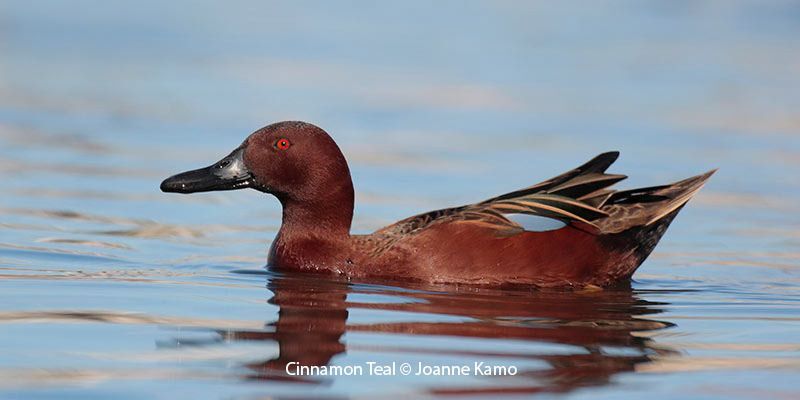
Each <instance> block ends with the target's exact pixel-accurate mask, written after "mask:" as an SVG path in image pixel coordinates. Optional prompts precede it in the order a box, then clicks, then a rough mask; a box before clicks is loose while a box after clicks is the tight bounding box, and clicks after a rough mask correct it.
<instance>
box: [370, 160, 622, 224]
mask: <svg viewBox="0 0 800 400" xmlns="http://www.w3.org/2000/svg"><path fill="white" fill-rule="evenodd" d="M618 156H619V152H616V151H613V152H608V153H603V154H600V155H598V156H597V157H595V158H593V159H591V160H589V161H588V162H587V163H585V164H583V165H581V166H579V167H577V168H575V169H572V170H570V171H567V172H565V173H563V174H561V175H558V176H556V177H554V178H551V179H548V180H546V181H544V182H542V183H539V184H536V185H533V186H530V187H528V188H525V189H521V190H517V191H514V192H510V193H506V194H504V195H501V196H497V197H493V198H491V199H488V200H485V201H482V202H480V203H476V204H471V205H467V206H463V207H456V208H447V209H442V210H436V211H431V212H428V213H424V214H420V215H417V216H414V217H411V218H407V219H404V220H402V221H399V222H397V223H396V224H394V225H391V226H388V227H386V228H383V229H381V230H379V231H377V232H376V234H383V235H392V236H393V235H400V234H409V233H412V232H415V231H417V230H419V229H422V228H425V227H427V226H430V225H431V224H434V223H440V222H445V221H449V222H454V221H459V222H466V223H473V224H480V225H482V226H486V227H490V228H493V229H495V230H496V231H497V232H498V233H499V234H503V235H508V234H516V233H520V232H523V231H524V229H523V228H522V227H521V226H519V225H518V224H516V223H515V222H513V221H511V220H509V219H507V218H506V217H504V216H503V214H515V213H516V214H530V215H536V216H541V217H547V218H553V219H558V220H561V221H564V222H565V223H568V224H573V225H574V226H576V227H579V228H581V229H585V230H589V231H592V232H596V231H597V227H596V225H595V223H594V222H593V221H596V220H598V219H602V218H605V217H607V216H608V214H607V213H606V212H605V211H603V210H601V209H600V207H601V206H602V205H603V203H604V202H605V200H606V199H608V197H609V196H611V194H612V193H613V191H609V190H607V189H606V188H607V187H609V186H611V185H613V184H615V183H617V182H619V181H621V180H623V179H625V178H626V177H625V176H624V175H613V174H606V173H605V171H606V169H608V167H609V166H611V164H612V163H613V162H614V161H615V160H616V159H617V157H618ZM584 197H585V198H586V200H584Z"/></svg>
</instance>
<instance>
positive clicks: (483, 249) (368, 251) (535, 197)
mask: <svg viewBox="0 0 800 400" xmlns="http://www.w3.org/2000/svg"><path fill="white" fill-rule="evenodd" d="M618 155H619V153H618V152H608V153H603V154H600V155H598V156H597V157H595V158H593V159H591V160H589V161H588V162H586V163H585V164H583V165H581V166H579V167H577V168H575V169H573V170H570V171H567V172H565V173H563V174H561V175H558V176H556V177H554V178H551V179H548V180H546V181H544V182H541V183H538V184H536V185H533V186H530V187H527V188H524V189H520V190H516V191H513V192H510V193H506V194H503V195H500V196H497V197H493V198H490V199H488V200H484V201H481V202H478V203H474V204H468V205H464V206H460V207H451V208H444V209H441V210H435V211H430V212H426V213H423V214H419V215H416V216H413V217H410V218H406V219H404V220H401V221H399V222H396V223H394V224H392V225H389V226H387V227H384V228H381V229H379V230H377V231H375V232H373V233H371V234H366V235H354V234H351V233H350V225H351V222H352V219H353V202H354V192H353V183H352V180H351V178H350V170H349V168H348V166H347V162H346V160H345V158H344V155H343V154H342V152H341V151H340V150H339V147H338V146H337V145H336V143H335V142H334V141H333V139H332V138H331V137H330V136H329V135H328V134H327V133H326V132H325V131H324V130H322V129H321V128H319V127H317V126H314V125H312V124H309V123H305V122H295V121H288V122H279V123H275V124H272V125H269V126H267V127H264V128H261V129H259V130H257V131H256V132H254V133H253V134H251V135H250V136H249V137H248V138H247V139H245V141H244V143H242V145H241V146H239V147H238V148H236V149H235V150H234V151H233V152H231V153H230V154H229V155H228V156H227V157H225V158H223V159H222V160H220V161H219V162H217V163H215V164H213V165H211V166H208V167H206V168H201V169H197V170H193V171H188V172H184V173H180V174H177V175H175V176H172V177H170V178H167V179H166V180H164V181H163V182H162V183H161V190H162V191H164V192H176V193H195V192H207V191H215V190H233V189H244V188H253V189H256V190H259V191H261V192H264V193H269V194H272V195H274V196H275V197H276V198H277V199H278V200H279V201H280V203H281V205H282V206H283V222H282V224H281V228H280V231H279V232H278V235H277V237H276V238H275V240H274V241H273V242H272V247H271V248H270V250H269V257H268V265H269V266H270V267H271V268H275V269H278V270H293V271H307V272H321V273H330V274H338V275H345V276H347V277H350V278H356V279H361V278H389V279H400V280H417V281H424V282H447V283H460V284H476V285H491V286H504V285H531V286H537V287H586V286H599V287H606V286H611V285H615V284H617V283H622V282H628V281H629V279H630V278H631V276H632V275H633V273H634V271H636V269H637V268H638V267H639V265H641V264H642V262H643V261H644V260H645V258H647V256H648V255H649V254H650V252H651V251H652V250H653V248H654V247H655V246H656V243H658V241H659V239H660V238H661V236H662V235H663V234H664V232H665V231H666V230H667V227H668V226H669V224H670V223H671V222H672V220H673V219H674V218H675V216H676V215H677V214H678V212H679V211H680V210H681V208H682V207H683V206H684V205H685V204H686V202H687V201H689V199H690V198H692V196H693V195H694V194H695V193H697V191H698V190H700V188H701V187H702V186H703V185H704V184H705V182H706V181H707V180H708V178H709V177H710V176H711V175H712V174H713V173H714V171H709V172H707V173H705V174H702V175H698V176H695V177H692V178H688V179H684V180H682V181H678V182H675V183H671V184H666V185H659V186H651V187H646V188H640V189H633V190H622V191H617V190H614V189H611V188H610V187H611V186H612V185H614V184H615V183H617V182H619V181H621V180H623V179H625V178H626V176H625V175H618V174H608V173H606V169H608V168H609V166H611V164H612V163H613V162H614V161H615V160H616V159H617V156H618Z"/></svg>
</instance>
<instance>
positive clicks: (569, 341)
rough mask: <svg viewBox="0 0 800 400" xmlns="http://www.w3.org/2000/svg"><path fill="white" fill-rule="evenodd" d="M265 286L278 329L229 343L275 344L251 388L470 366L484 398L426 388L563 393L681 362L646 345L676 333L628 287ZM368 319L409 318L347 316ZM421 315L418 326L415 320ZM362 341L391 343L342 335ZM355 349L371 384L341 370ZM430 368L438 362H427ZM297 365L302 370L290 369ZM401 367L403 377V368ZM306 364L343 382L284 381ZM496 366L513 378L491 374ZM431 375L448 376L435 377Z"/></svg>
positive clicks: (291, 277) (302, 281) (273, 281)
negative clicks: (661, 334) (367, 357)
mask: <svg viewBox="0 0 800 400" xmlns="http://www.w3.org/2000/svg"><path fill="white" fill-rule="evenodd" d="M267 287H268V289H269V290H271V291H272V292H273V294H274V296H273V297H272V298H271V299H270V303H272V304H274V305H277V306H278V307H279V314H278V318H277V320H275V321H273V322H271V323H269V324H268V325H267V326H266V327H265V329H263V330H259V331H234V332H224V334H225V336H226V338H228V339H229V340H270V341H276V342H277V343H278V345H279V349H280V353H279V356H278V357H276V358H273V359H270V360H265V361H263V362H259V363H253V364H248V365H247V367H248V368H249V369H250V371H252V374H249V375H248V376H247V377H246V378H247V379H261V380H281V381H287V380H288V381H294V382H303V383H308V384H318V383H322V382H325V381H329V380H331V379H337V378H336V376H346V375H347V373H348V372H352V373H353V374H358V372H357V371H356V370H355V367H357V366H360V367H362V373H361V376H373V377H377V376H397V377H400V376H405V375H409V376H415V374H416V373H417V372H418V371H419V374H420V375H419V376H424V375H428V376H445V375H444V374H447V373H450V374H453V375H448V376H458V375H455V374H460V373H461V372H463V370H461V369H459V368H460V367H463V366H466V367H468V368H469V374H468V375H469V376H473V377H478V378H479V379H482V382H483V383H484V385H483V386H478V387H476V386H475V385H474V383H475V381H474V380H470V381H469V382H470V383H465V384H464V385H465V386H464V387H459V386H458V382H459V381H457V380H434V382H437V383H436V384H434V385H433V386H430V387H428V388H427V390H428V392H429V393H432V394H484V395H489V394H500V393H509V392H512V393H540V392H543V393H565V392H569V391H572V390H575V389H578V388H582V387H592V386H603V385H607V384H609V382H610V381H611V379H612V377H613V376H614V375H616V374H619V373H621V372H630V371H634V370H636V369H637V368H640V367H641V366H642V365H644V364H648V363H650V362H652V360H653V359H654V358H655V357H658V356H659V355H660V354H665V353H666V354H672V353H674V352H673V351H671V350H669V349H665V348H663V346H655V345H654V344H653V339H651V338H649V337H647V336H652V335H648V334H647V332H651V331H654V330H659V329H664V328H667V327H669V326H671V324H670V323H667V322H661V321H656V320H652V319H648V318H647V317H646V316H647V315H652V314H658V313H660V312H662V310H661V308H660V307H661V306H662V304H659V303H653V302H649V301H646V300H643V299H641V298H639V296H638V295H637V294H635V293H634V292H633V291H632V290H631V289H630V288H618V289H614V290H605V291H586V292H532V291H525V290H520V291H514V290H503V291H499V290H492V289H479V288H470V289H469V290H467V291H464V290H461V291H460V292H459V291H454V290H452V288H448V287H437V286H417V285H414V286H411V285H409V287H408V288H397V287H391V286H374V285H373V286H359V285H355V286H354V285H353V284H352V282H346V281H337V280H334V279H333V278H330V277H318V276H313V275H300V274H285V275H281V276H275V277H270V281H269V282H268V284H267ZM447 290H450V292H447ZM375 299H379V300H380V301H375ZM358 300H361V301H358ZM369 310H381V311H396V312H401V313H402V314H399V313H398V314H397V315H402V316H403V317H402V318H403V319H402V320H401V321H393V320H388V321H381V322H376V323H354V322H353V321H350V323H348V317H349V314H350V312H352V311H355V312H360V313H363V312H368V311H369ZM384 315H394V314H384ZM415 315H419V318H416V319H415V318H414V316H415ZM436 316H441V318H436ZM454 317H455V318H454ZM357 332H366V333H372V334H374V333H379V334H383V336H381V337H382V338H383V339H382V340H380V341H378V343H377V344H375V343H371V344H370V345H369V346H366V345H364V344H362V342H360V341H359V340H357V339H354V338H351V339H350V340H349V341H348V343H347V345H345V344H344V343H343V342H342V336H343V335H344V334H345V333H357ZM640 333H641V334H640ZM394 334H402V335H405V336H407V337H409V335H410V337H411V338H414V337H417V338H419V339H420V340H419V341H414V340H411V341H403V342H400V343H399V344H395V342H393V341H392V339H391V338H393V337H394V336H389V335H394ZM373 337H374V336H373ZM435 338H452V340H454V341H457V340H469V343H476V342H475V339H500V340H502V341H503V342H504V343H508V342H507V341H508V340H509V339H510V340H513V341H514V343H516V344H518V345H519V346H523V347H522V348H523V349H524V348H526V346H527V348H529V349H530V350H528V351H527V352H524V351H523V352H520V351H513V350H502V349H497V348H494V347H489V346H488V345H483V344H481V342H477V343H478V344H477V346H473V347H467V348H464V347H463V346H461V347H460V348H459V347H457V345H454V346H444V347H434V348H432V347H431V346H430V345H428V346H427V347H425V346H424V344H425V343H428V344H430V342H431V339H435ZM447 340H450V339H447ZM454 343H457V342H454ZM485 343H495V342H494V341H487V342H485ZM528 345H530V346H528ZM542 345H544V347H542ZM548 345H558V346H559V347H558V349H559V350H558V351H557V352H553V351H548V350H547V349H548V348H549V349H551V350H552V346H548ZM519 346H516V345H515V348H516V349H519V348H520V347H519ZM348 348H349V349H350V350H351V351H352V350H355V351H357V352H361V353H364V352H369V353H371V354H372V355H373V356H374V358H375V359H374V360H371V361H370V362H372V361H374V365H375V368H374V372H375V373H374V374H370V370H369V367H370V365H369V364H367V362H357V363H352V364H351V365H350V367H352V368H354V369H353V370H350V371H348V370H347V369H346V367H347V366H348V365H347V361H348V358H347V357H345V358H341V357H337V363H336V365H333V364H332V363H331V360H332V359H333V357H335V356H339V355H343V354H345V353H346V351H347V350H348ZM431 357H435V358H436V359H437V360H441V361H435V362H431V361H420V360H419V359H420V358H426V359H427V358H431ZM403 358H406V359H407V360H403ZM379 359H382V361H381V360H379ZM392 359H394V360H395V361H393V360H392ZM408 359H414V360H413V361H411V360H408ZM465 359H467V360H470V361H468V362H463V361H461V362H460V363H461V364H464V365H459V362H447V360H452V361H455V360H465ZM431 360H432V359H431ZM290 363H296V364H292V365H291V366H290V365H289V364H290ZM475 363H477V364H478V365H477V367H476V364H475ZM481 363H482V364H481ZM392 364H394V370H389V371H383V370H381V371H380V373H384V372H386V374H385V375H379V373H378V368H377V367H378V366H381V368H386V365H392ZM404 364H407V367H402V365H404ZM299 365H302V366H317V367H328V369H327V371H331V369H330V368H331V367H336V366H341V367H343V368H345V369H342V371H341V374H337V375H330V374H329V375H324V374H321V373H320V374H316V373H310V374H307V375H306V374H302V375H301V374H294V372H293V373H289V372H288V371H287V368H289V369H293V368H294V367H295V366H299ZM448 365H449V366H453V368H450V370H449V371H448V370H446V368H444V367H445V366H448ZM495 366H499V367H505V368H506V369H505V370H502V369H501V370H495V369H492V368H493V367H495ZM512 366H513V368H512ZM426 367H430V370H427V369H426ZM435 367H439V368H440V369H439V370H438V371H437V370H436V368H435ZM455 367H459V368H455ZM487 367H489V368H490V370H488V371H487V370H486V368H487ZM405 368H408V373H405V371H406V369H405ZM420 369H421V370H420ZM320 371H322V370H320ZM483 372H490V373H483ZM437 374H441V375H437ZM496 377H497V378H502V379H494V378H496ZM438 385H441V386H438Z"/></svg>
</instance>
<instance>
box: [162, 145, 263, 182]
mask: <svg viewBox="0 0 800 400" xmlns="http://www.w3.org/2000/svg"><path fill="white" fill-rule="evenodd" d="M254 183H255V180H254V179H253V175H252V174H251V173H250V171H249V170H248V169H247V167H246V166H245V165H244V149H243V148H238V149H236V150H234V151H233V152H232V153H231V154H229V155H228V156H227V157H225V158H223V159H222V160H219V161H218V162H217V163H215V164H214V165H211V166H208V167H205V168H200V169H196V170H193V171H187V172H182V173H180V174H177V175H174V176H171V177H169V178H167V179H165V180H164V182H161V191H163V192H172V193H197V192H211V191H215V190H235V189H244V188H248V187H251V186H253V184H254Z"/></svg>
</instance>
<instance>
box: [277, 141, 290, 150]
mask: <svg viewBox="0 0 800 400" xmlns="http://www.w3.org/2000/svg"><path fill="white" fill-rule="evenodd" d="M291 145H292V144H291V143H289V140H288V139H278V141H277V142H275V148H276V149H278V150H286V149H288V148H289V146H291Z"/></svg>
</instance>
